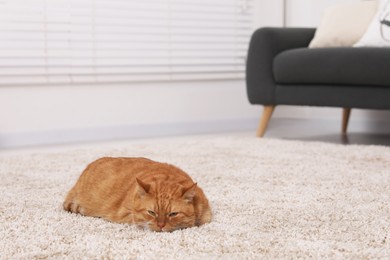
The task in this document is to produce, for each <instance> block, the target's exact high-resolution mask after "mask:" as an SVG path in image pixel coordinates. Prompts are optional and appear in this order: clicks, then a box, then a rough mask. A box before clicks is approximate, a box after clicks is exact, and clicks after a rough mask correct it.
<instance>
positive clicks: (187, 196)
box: [133, 179, 197, 232]
mask: <svg viewBox="0 0 390 260" xmlns="http://www.w3.org/2000/svg"><path fill="white" fill-rule="evenodd" d="M137 186H138V187H137V193H136V196H135V201H134V205H133V206H134V211H133V216H134V221H135V223H136V224H137V225H138V226H141V227H143V228H147V229H150V230H153V231H157V232H161V231H163V232H172V231H174V230H177V229H183V228H188V227H193V226H195V224H196V215H195V210H194V206H193V201H194V198H195V195H196V188H197V186H196V183H195V184H193V185H191V186H189V187H184V186H181V185H180V184H169V183H167V184H166V185H161V186H160V187H152V186H151V185H150V184H147V183H143V182H142V181H140V180H138V179H137Z"/></svg>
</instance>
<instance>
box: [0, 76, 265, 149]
mask: <svg viewBox="0 0 390 260" xmlns="http://www.w3.org/2000/svg"><path fill="white" fill-rule="evenodd" d="M259 113H260V108H259V107H254V106H250V105H249V103H248V101H247V98H246V92H245V82H244V81H243V80H231V81H208V82H206V81H200V82H162V83H134V84H128V85H99V86H54V87H50V86H44V87H43V86H42V87H8V88H7V87H2V88H0V119H1V120H0V148H4V147H10V146H18V145H36V144H43V143H58V142H71V141H89V140H99V139H113V138H129V137H145V136H158V135H171V134H185V133H200V132H213V131H229V130H243V129H254V128H255V126H256V122H257V119H258V115H259Z"/></svg>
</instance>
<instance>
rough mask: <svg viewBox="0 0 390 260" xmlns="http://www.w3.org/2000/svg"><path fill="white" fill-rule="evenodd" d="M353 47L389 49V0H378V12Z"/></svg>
mask: <svg viewBox="0 0 390 260" xmlns="http://www.w3.org/2000/svg"><path fill="white" fill-rule="evenodd" d="M354 46H355V47H390V0H379V6H378V11H377V13H376V15H375V16H374V18H373V19H372V21H371V24H370V26H369V27H368V29H367V31H366V33H365V34H364V35H363V36H362V38H361V39H360V40H359V41H358V42H357V43H356V44H355V45H354Z"/></svg>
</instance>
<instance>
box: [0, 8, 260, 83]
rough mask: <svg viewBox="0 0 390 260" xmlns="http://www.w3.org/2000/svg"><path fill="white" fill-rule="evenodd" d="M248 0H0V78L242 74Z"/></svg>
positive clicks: (95, 78)
mask: <svg viewBox="0 0 390 260" xmlns="http://www.w3.org/2000/svg"><path fill="white" fill-rule="evenodd" d="M252 1H253V0H0V85H7V86H9V85H31V84H39V85H41V84H51V85H55V84H76V83H77V84H80V83H108V82H114V83H115V82H118V83H119V82H133V81H155V80H157V81H159V80H187V79H191V80H193V79H231V78H243V77H244V65H245V56H246V50H247V45H248V41H249V37H250V33H251V25H252V15H253V14H252V10H253V8H252Z"/></svg>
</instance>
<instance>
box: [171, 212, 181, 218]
mask: <svg viewBox="0 0 390 260" xmlns="http://www.w3.org/2000/svg"><path fill="white" fill-rule="evenodd" d="M177 214H179V212H171V213H169V214H168V217H171V218H173V217H176V216H177Z"/></svg>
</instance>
